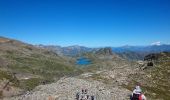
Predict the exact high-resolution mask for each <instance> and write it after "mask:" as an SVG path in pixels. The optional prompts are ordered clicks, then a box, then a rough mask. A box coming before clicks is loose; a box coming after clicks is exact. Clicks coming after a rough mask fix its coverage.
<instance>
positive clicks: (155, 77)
mask: <svg viewBox="0 0 170 100" xmlns="http://www.w3.org/2000/svg"><path fill="white" fill-rule="evenodd" d="M169 57H170V56H169V53H162V54H159V59H158V60H157V61H155V66H153V67H152V68H148V69H146V70H144V73H143V74H142V73H137V74H136V75H130V76H129V79H130V82H129V84H128V85H125V86H124V87H126V88H127V89H129V90H132V89H133V88H134V86H135V85H136V84H137V83H140V84H141V85H142V88H143V91H144V93H145V94H146V96H147V97H150V98H152V99H160V98H161V99H163V100H170V95H169V94H170V85H169V84H170V80H169V79H170V62H169V60H170V58H169Z"/></svg>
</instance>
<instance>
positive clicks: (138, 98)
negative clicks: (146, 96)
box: [132, 93, 142, 100]
mask: <svg viewBox="0 0 170 100" xmlns="http://www.w3.org/2000/svg"><path fill="white" fill-rule="evenodd" d="M132 100H142V94H135V93H133V97H132Z"/></svg>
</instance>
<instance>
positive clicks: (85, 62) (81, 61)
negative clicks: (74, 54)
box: [76, 57, 91, 65]
mask: <svg viewBox="0 0 170 100" xmlns="http://www.w3.org/2000/svg"><path fill="white" fill-rule="evenodd" d="M76 64H77V65H89V64H91V60H90V59H88V58H85V57H81V58H78V59H77V61H76Z"/></svg>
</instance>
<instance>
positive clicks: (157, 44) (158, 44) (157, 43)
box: [151, 41, 162, 46]
mask: <svg viewBox="0 0 170 100" xmlns="http://www.w3.org/2000/svg"><path fill="white" fill-rule="evenodd" d="M151 45H156V46H160V45H162V43H161V42H160V41H157V42H153V43H151Z"/></svg>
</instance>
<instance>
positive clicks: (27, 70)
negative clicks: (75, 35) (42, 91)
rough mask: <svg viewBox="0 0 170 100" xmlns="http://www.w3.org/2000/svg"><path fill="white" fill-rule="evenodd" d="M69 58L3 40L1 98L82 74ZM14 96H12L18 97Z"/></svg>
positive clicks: (25, 44)
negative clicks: (64, 77) (67, 76)
mask: <svg viewBox="0 0 170 100" xmlns="http://www.w3.org/2000/svg"><path fill="white" fill-rule="evenodd" d="M77 70H78V69H77V68H75V67H74V66H73V63H72V59H71V58H69V57H64V56H58V55H57V54H56V53H54V52H51V51H49V50H46V49H42V48H37V47H35V46H33V45H30V44H27V43H23V42H20V41H17V40H12V39H8V38H3V37H0V84H1V85H0V97H1V96H10V95H6V94H10V93H8V92H9V91H18V90H30V89H33V88H34V87H35V86H37V85H39V84H47V83H50V82H53V81H55V80H58V79H59V78H60V77H63V76H65V75H69V76H70V75H74V74H77V72H78V73H79V71H77ZM16 94H17V93H14V94H13V93H12V92H11V95H16Z"/></svg>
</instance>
